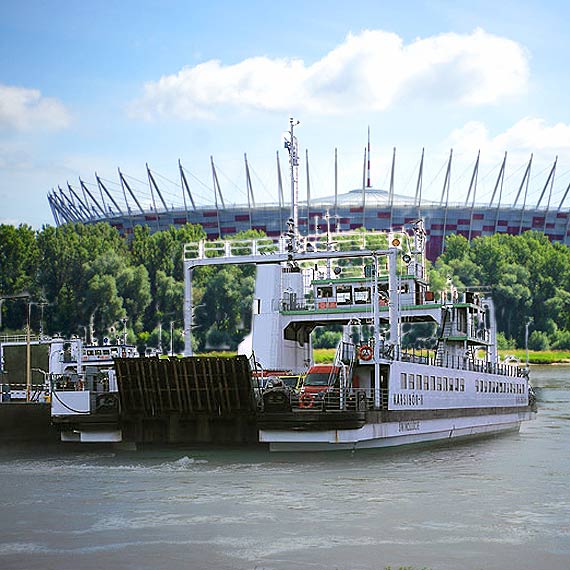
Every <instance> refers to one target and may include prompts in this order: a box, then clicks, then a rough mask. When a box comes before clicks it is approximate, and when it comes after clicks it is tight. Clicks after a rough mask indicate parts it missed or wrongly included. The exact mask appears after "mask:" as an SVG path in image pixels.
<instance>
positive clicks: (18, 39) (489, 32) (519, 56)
mask: <svg viewBox="0 0 570 570" xmlns="http://www.w3.org/2000/svg"><path fill="white" fill-rule="evenodd" d="M496 4H497V5H496ZM569 12H570V8H569V7H568V4H567V3H564V2H557V1H553V0H550V1H549V0H546V1H544V0H543V1H542V2H535V1H525V0H518V1H509V0H506V1H502V2H500V3H495V2H494V1H477V0H474V1H472V2H460V1H459V2H458V1H454V2H447V1H443V0H441V1H440V0H423V1H422V0H415V1H409V2H406V1H402V2H387V1H383V0H377V1H372V0H361V1H360V2H358V3H352V2H346V0H343V1H336V0H329V1H320V0H313V1H310V2H309V1H302V2H301V1H297V0H292V1H290V2H261V1H249V2H248V1H245V2H231V1H221V0H220V1H216V0H211V1H210V2H202V1H200V2H198V1H192V0H186V1H175V0H170V1H169V0H161V1H151V0H137V1H133V0H121V1H120V2H116V1H108V0H97V1H94V0H91V1H79V0H76V1H74V0H68V1H63V0H51V1H40V0H33V1H32V0H19V1H18V2H9V1H8V0H0V223H8V224H15V225H18V224H29V225H31V226H32V227H34V228H38V229H39V228H41V227H42V226H43V225H46V224H49V225H54V223H55V222H54V219H53V216H52V212H51V210H50V207H49V204H48V200H47V196H48V193H49V192H50V191H52V189H57V188H58V186H60V187H61V188H66V187H67V184H70V185H71V186H72V187H73V188H75V189H77V188H78V187H79V179H80V178H81V180H83V181H84V182H85V184H86V185H87V187H88V188H90V189H92V190H94V193H95V191H96V189H97V185H96V178H95V173H97V174H98V175H99V176H100V177H101V179H102V180H104V181H105V184H106V185H107V187H108V189H109V190H110V191H111V192H112V193H113V194H115V195H116V196H117V197H119V196H120V195H121V188H120V185H119V178H118V171H117V169H118V168H120V169H121V172H123V173H124V174H125V177H126V179H127V180H128V181H129V183H130V184H131V186H132V187H133V189H134V190H136V192H137V193H138V194H139V196H141V197H142V202H143V205H147V204H150V190H149V186H148V177H147V171H146V165H147V164H148V167H149V168H150V170H151V172H152V173H153V175H154V176H155V179H156V181H157V183H158V185H159V187H160V188H161V190H162V193H163V195H164V197H165V200H166V201H167V203H168V204H172V205H175V204H181V203H182V193H181V189H180V181H179V170H178V161H179V160H180V161H181V163H182V165H183V167H184V170H185V171H186V173H187V177H188V181H189V183H190V186H191V190H192V193H193V196H194V198H195V200H196V203H197V204H198V205H206V204H212V203H213V202H214V192H213V184H212V174H211V160H212V159H213V161H214V163H215V166H216V171H217V174H218V179H219V183H220V187H221V191H222V194H223V196H224V200H225V203H226V204H232V203H246V202H247V194H246V182H245V168H244V153H247V159H248V163H249V166H250V170H251V179H252V186H253V192H254V196H255V200H256V203H258V204H260V203H275V202H277V200H278V197H277V167H276V151H279V157H280V162H281V168H282V170H283V176H284V177H286V176H287V173H286V166H287V155H286V151H285V149H284V148H283V139H282V137H283V132H284V131H286V130H287V129H288V127H289V118H290V117H294V118H295V119H296V120H299V121H300V124H299V126H298V127H296V131H295V133H296V135H297V137H298V142H299V148H300V155H301V168H300V194H301V197H303V196H306V190H307V182H306V181H307V179H308V181H309V184H310V194H311V199H316V198H318V197H319V196H331V195H332V194H334V155H335V149H337V152H338V180H339V189H338V191H339V193H343V192H347V191H349V190H352V189H358V188H361V187H362V180H363V164H364V150H365V147H366V144H367V130H368V128H369V127H370V133H371V153H370V161H371V182H372V186H373V187H374V188H381V189H387V188H388V186H389V181H390V173H391V164H392V159H393V149H394V148H395V149H396V154H395V169H394V190H395V192H396V193H398V194H403V195H411V196H413V195H414V194H415V191H416V183H417V182H416V181H417V176H418V170H419V162H420V156H421V153H422V149H424V152H425V160H424V173H423V187H422V193H423V197H424V199H432V200H436V201H439V200H440V199H441V194H442V191H443V184H444V177H445V171H446V168H447V161H448V159H449V153H450V150H451V149H453V161H452V170H451V185H450V200H451V201H452V202H459V203H461V202H464V201H465V200H466V198H467V194H468V189H469V184H470V181H471V178H472V171H473V168H474V165H475V160H476V158H477V153H478V152H479V151H480V153H481V155H480V156H481V158H480V164H479V171H478V176H477V188H476V200H477V202H480V203H488V202H489V201H490V200H491V197H492V194H493V188H494V186H495V184H496V179H497V176H498V173H499V170H500V167H501V163H502V160H503V158H504V154H505V152H507V162H506V170H505V182H504V185H505V188H504V194H503V196H504V198H503V200H504V202H505V203H509V201H510V203H513V202H514V201H515V196H516V194H517V192H518V190H519V188H520V185H521V181H522V178H523V174H524V171H525V169H526V166H527V163H528V162H529V160H530V157H531V155H532V157H533V162H532V168H531V174H530V177H529V198H528V203H532V202H534V203H536V202H537V201H538V199H539V196H540V194H541V193H542V191H543V189H544V188H545V186H546V183H547V180H549V173H550V171H551V169H552V167H553V165H554V161H555V159H556V158H557V157H558V160H557V164H556V173H555V176H554V178H553V179H552V178H551V179H550V180H551V181H552V180H553V181H554V182H553V184H552V185H551V186H549V187H548V188H549V190H548V192H547V194H548V195H549V199H550V201H551V204H553V205H554V206H553V207H558V206H559V204H560V202H561V201H562V199H563V197H564V195H565V192H566V190H567V188H568V185H569V184H570V116H569V114H570V106H569V105H568V95H567V94H568V93H569V92H570V89H569V88H570V74H569V73H568V58H569V56H570V36H569V35H568V33H567V22H568V21H569V16H570V13H569ZM307 155H308V164H309V176H307V169H306V157H307ZM211 157H213V158H211ZM471 196H473V194H471ZM545 202H546V199H545V200H544V202H543V205H544V204H545ZM563 207H565V208H566V207H570V198H568V199H567V201H565V202H564V203H563Z"/></svg>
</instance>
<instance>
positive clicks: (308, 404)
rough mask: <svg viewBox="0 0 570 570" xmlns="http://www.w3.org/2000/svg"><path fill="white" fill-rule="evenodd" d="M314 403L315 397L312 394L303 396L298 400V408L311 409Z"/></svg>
mask: <svg viewBox="0 0 570 570" xmlns="http://www.w3.org/2000/svg"><path fill="white" fill-rule="evenodd" d="M314 403H315V396H313V394H303V395H302V396H301V397H300V398H299V407H300V408H312V407H313V405H314Z"/></svg>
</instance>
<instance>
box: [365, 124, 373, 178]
mask: <svg viewBox="0 0 570 570" xmlns="http://www.w3.org/2000/svg"><path fill="white" fill-rule="evenodd" d="M366 172H367V177H366V188H372V186H371V184H370V126H369V127H368V153H367V165H366Z"/></svg>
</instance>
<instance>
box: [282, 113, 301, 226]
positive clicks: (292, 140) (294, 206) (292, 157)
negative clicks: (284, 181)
mask: <svg viewBox="0 0 570 570" xmlns="http://www.w3.org/2000/svg"><path fill="white" fill-rule="evenodd" d="M299 123H300V121H296V120H295V119H294V118H293V117H291V118H290V119H289V125H290V126H289V132H288V133H287V134H288V138H287V139H285V148H286V149H287V152H288V153H289V167H290V173H291V220H290V223H292V228H290V230H292V231H293V232H294V234H295V236H297V235H298V233H299V227H298V222H299V146H298V143H297V137H296V136H295V135H294V132H293V131H294V128H295V127H296V126H297V125H298V124H299Z"/></svg>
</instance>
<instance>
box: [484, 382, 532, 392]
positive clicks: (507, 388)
mask: <svg viewBox="0 0 570 570" xmlns="http://www.w3.org/2000/svg"><path fill="white" fill-rule="evenodd" d="M475 391H476V392H484V393H490V394H524V384H521V383H519V382H498V381H496V380H475Z"/></svg>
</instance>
